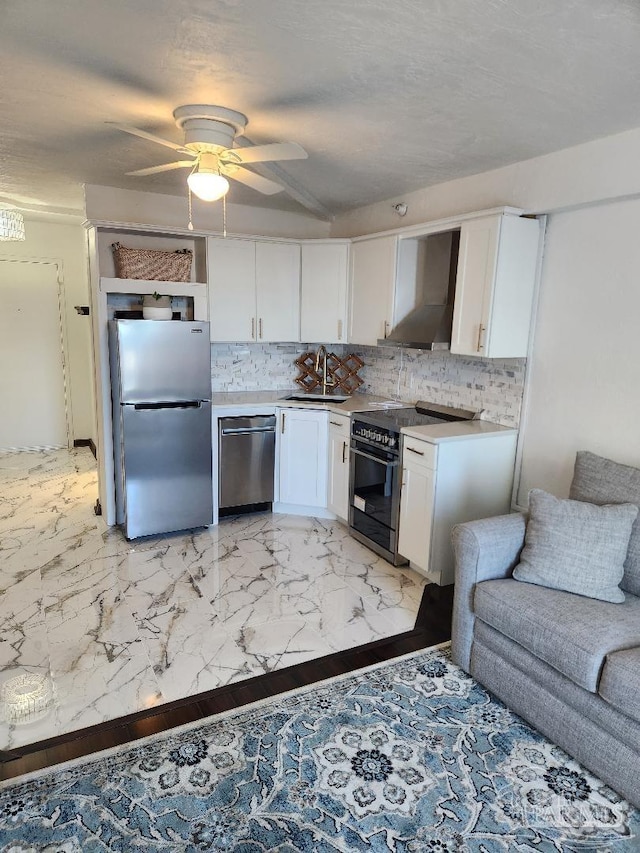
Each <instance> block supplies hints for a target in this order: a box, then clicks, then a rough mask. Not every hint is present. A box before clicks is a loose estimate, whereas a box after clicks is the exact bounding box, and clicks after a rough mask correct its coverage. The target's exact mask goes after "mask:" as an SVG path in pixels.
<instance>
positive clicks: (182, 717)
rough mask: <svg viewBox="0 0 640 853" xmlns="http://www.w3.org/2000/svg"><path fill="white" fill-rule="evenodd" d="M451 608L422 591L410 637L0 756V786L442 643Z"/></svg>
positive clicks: (443, 591) (445, 599)
mask: <svg viewBox="0 0 640 853" xmlns="http://www.w3.org/2000/svg"><path fill="white" fill-rule="evenodd" d="M452 602H453V587H452V586H449V587H438V586H435V585H433V584H432V585H429V586H427V587H425V591H424V595H423V598H422V604H421V606H420V610H419V612H418V617H417V620H416V626H415V628H414V630H413V631H407V632H406V633H404V634H398V635H397V636H395V637H389V638H388V639H385V640H377V641H376V642H374V643H368V644H367V645H365V646H359V647H358V648H355V649H349V650H347V651H344V652H337V653H336V654H332V655H327V656H325V657H322V658H318V659H316V660H312V661H308V662H306V663H300V664H297V665H296V666H290V667H287V668H286V669H281V670H278V671H276V672H272V673H268V674H266V675H259V676H256V677H254V678H250V679H247V680H246V681H240V682H237V683H236V684H231V685H228V686H227V687H220V688H218V689H217V690H211V691H209V692H207V693H200V694H199V695H197V696H189V697H187V698H185V699H179V700H177V701H175V702H170V703H167V704H165V705H161V706H159V707H156V708H150V709H148V710H145V711H139V712H138V713H136V714H130V715H129V716H127V717H120V718H119V719H117V720H110V721H108V722H106V723H101V724H100V725H97V726H91V727H90V728H86V729H80V730H78V731H75V732H70V733H69V734H65V735H60V736H59V737H55V738H51V739H50V740H46V741H40V742H39V743H35V744H29V745H27V746H21V747H18V748H16V749H12V750H9V751H0V780H3V779H12V778H14V777H16V776H20V775H22V774H23V773H30V772H32V771H34V770H39V769H41V768H43V767H50V766H52V765H54V764H59V763H61V762H63V761H69V760H70V759H72V758H80V757H82V756H87V755H91V754H92V753H94V752H99V751H100V750H103V749H109V748H111V747H114V746H119V745H121V744H124V743H129V742H130V741H135V740H137V739H138V738H143V737H147V736H148V735H152V734H157V733H159V732H163V731H166V730H168V729H172V728H175V727H176V726H180V725H183V724H184V723H190V722H195V721H196V720H201V719H204V718H205V717H211V716H212V715H215V714H219V713H221V712H222V711H227V710H229V709H231V708H239V707H241V706H242V705H248V704H249V703H251V702H255V701H257V700H258V699H265V698H268V697H269V696H275V695H277V694H279V693H285V692H286V691H288V690H293V689H294V688H296V687H304V686H306V685H308V684H314V683H315V682H317V681H322V680H323V679H325V678H331V677H333V676H335V675H342V674H343V673H345V672H351V671H353V670H356V669H360V668H361V667H364V666H369V665H370V664H374V663H379V662H381V661H385V660H390V659H391V658H394V657H399V656H400V655H404V654H407V653H408V652H412V651H417V650H418V649H424V648H427V647H428V646H433V645H435V644H436V643H442V642H444V641H445V640H448V639H450V637H451V609H452Z"/></svg>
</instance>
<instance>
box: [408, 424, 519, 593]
mask: <svg viewBox="0 0 640 853" xmlns="http://www.w3.org/2000/svg"><path fill="white" fill-rule="evenodd" d="M402 444H403V447H402V492H401V496H400V526H399V535H398V551H399V552H400V554H401V555H402V556H403V557H405V558H406V559H407V560H409V562H410V565H411V567H412V568H414V569H416V570H418V571H419V572H420V573H421V574H423V575H425V576H427V577H428V579H429V580H430V581H432V582H433V583H437V584H441V585H446V584H450V583H453V580H454V559H453V548H452V546H451V529H452V528H453V525H454V524H459V523H460V522H463V521H472V520H474V519H477V518H488V517H490V516H494V515H502V514H504V513H507V512H509V510H510V507H511V492H512V488H513V472H514V464H515V452H516V432H515V430H505V431H504V432H495V433H491V434H487V433H484V434H479V435H470V436H465V437H463V438H461V437H456V438H453V439H450V440H441V441H438V442H436V443H433V442H429V441H427V440H420V439H417V438H415V437H410V436H407V435H403V439H402Z"/></svg>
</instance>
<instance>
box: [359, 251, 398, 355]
mask: <svg viewBox="0 0 640 853" xmlns="http://www.w3.org/2000/svg"><path fill="white" fill-rule="evenodd" d="M397 249H398V238H397V237H377V238H375V239H373V240H363V241H362V242H358V243H354V244H353V245H352V247H351V311H350V312H349V313H350V321H349V322H350V328H349V343H352V344H366V345H369V346H376V344H377V343H378V339H379V338H384V337H386V336H387V333H388V331H389V327H390V323H391V313H392V307H393V291H394V287H395V278H396V254H397Z"/></svg>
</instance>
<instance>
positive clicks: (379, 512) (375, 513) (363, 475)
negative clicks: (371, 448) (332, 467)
mask: <svg viewBox="0 0 640 853" xmlns="http://www.w3.org/2000/svg"><path fill="white" fill-rule="evenodd" d="M351 453H352V459H353V506H354V507H355V508H356V509H357V510H360V512H362V513H364V514H365V515H367V516H369V517H370V518H372V519H374V520H375V521H377V522H379V523H380V524H384V525H385V526H386V527H395V524H394V523H393V508H394V494H393V487H394V480H395V475H396V470H397V468H396V465H393V464H390V463H389V462H387V461H386V460H380V461H378V460H375V461H374V459H373V458H372V457H371V455H369V454H367V455H363V454H362V453H360V452H359V451H358V449H357V448H355V447H354V448H352V450H351Z"/></svg>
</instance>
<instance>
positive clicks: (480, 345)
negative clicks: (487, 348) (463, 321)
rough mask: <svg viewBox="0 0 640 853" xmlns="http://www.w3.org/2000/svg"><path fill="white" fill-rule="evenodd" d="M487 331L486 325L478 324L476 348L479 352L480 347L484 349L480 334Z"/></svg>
mask: <svg viewBox="0 0 640 853" xmlns="http://www.w3.org/2000/svg"><path fill="white" fill-rule="evenodd" d="M486 331H487V327H486V326H483V325H482V323H481V324H480V325H479V326H478V346H477V350H478V352H480V350H481V349H484V343H483V342H482V336H483V334H484V333H485V332H486Z"/></svg>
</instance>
